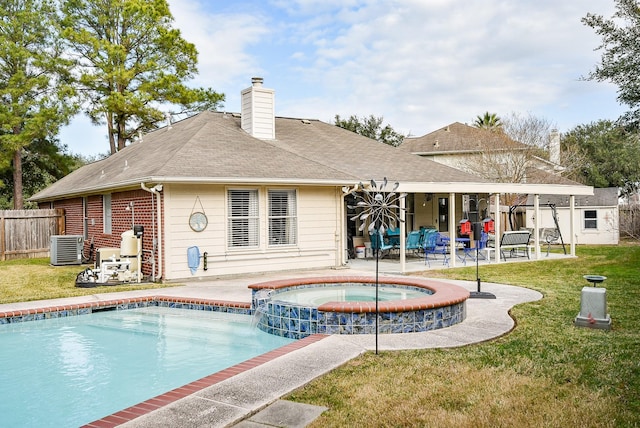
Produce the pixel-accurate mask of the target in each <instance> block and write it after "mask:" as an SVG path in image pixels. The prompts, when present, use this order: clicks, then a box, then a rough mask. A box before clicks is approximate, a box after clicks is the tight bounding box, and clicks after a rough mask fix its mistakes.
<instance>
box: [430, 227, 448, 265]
mask: <svg viewBox="0 0 640 428" xmlns="http://www.w3.org/2000/svg"><path fill="white" fill-rule="evenodd" d="M448 250H449V248H448V246H447V244H446V243H445V242H444V240H443V239H442V235H440V233H438V232H430V233H427V234H426V235H425V238H424V262H425V264H426V265H427V266H429V267H431V263H429V254H433V257H434V259H435V260H437V257H436V255H437V254H442V255H443V260H442V264H443V265H447V266H449V258H448V257H447V254H448V252H449V251H448Z"/></svg>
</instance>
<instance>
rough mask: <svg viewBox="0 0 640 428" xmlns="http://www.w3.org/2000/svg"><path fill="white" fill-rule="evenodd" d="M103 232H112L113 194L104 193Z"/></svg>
mask: <svg viewBox="0 0 640 428" xmlns="http://www.w3.org/2000/svg"><path fill="white" fill-rule="evenodd" d="M102 224H103V232H104V233H107V234H111V195H102Z"/></svg>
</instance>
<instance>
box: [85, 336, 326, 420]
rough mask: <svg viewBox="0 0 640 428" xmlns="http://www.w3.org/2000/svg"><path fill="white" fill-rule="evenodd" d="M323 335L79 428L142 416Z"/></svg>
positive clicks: (244, 363) (282, 348)
mask: <svg viewBox="0 0 640 428" xmlns="http://www.w3.org/2000/svg"><path fill="white" fill-rule="evenodd" d="M325 337H326V335H322V334H315V335H313V336H308V337H305V338H304V339H300V340H297V341H295V342H293V343H290V344H288V345H284V346H282V347H280V348H277V349H274V350H273V351H269V352H267V353H265V354H262V355H258V356H257V357H254V358H251V359H249V360H247V361H243V362H242V363H239V364H236V365H234V366H231V367H229V368H226V369H224V370H220V371H219V372H216V373H213V374H211V375H209V376H205V377H203V378H202V379H198V380H196V381H193V382H191V383H188V384H186V385H183V386H181V387H178V388H176V389H173V390H171V391H169V392H165V393H164V394H160V395H158V396H156V397H153V398H150V399H148V400H146V401H143V402H142V403H138V404H135V405H133V406H131V407H127V408H126V409H123V410H120V411H119V412H116V413H113V414H111V415H109V416H106V417H104V418H102V419H98V420H97V421H93V422H90V423H88V424H86V425H83V427H84V428H111V427H116V426H118V425H121V424H123V423H125V422H129V421H132V420H134V419H136V418H138V417H140V416H143V415H146V414H147V413H151V412H153V411H154V410H157V409H159V408H161V407H165V406H167V405H169V404H171V403H173V402H175V401H178V400H180V399H182V398H185V397H188V396H189V395H192V394H195V393H196V392H199V391H202V390H203V389H205V388H208V387H210V386H213V385H215V384H217V383H219V382H222V381H224V380H227V379H229V378H232V377H233V376H236V375H238V374H240V373H243V372H246V371H247V370H251V369H253V368H255V367H258V366H261V365H262V364H265V363H268V362H269V361H272V360H274V359H276V358H278V357H281V356H283V355H286V354H289V353H290V352H293V351H296V350H298V349H302V348H304V347H305V346H308V345H311V344H312V343H315V342H318V341H320V340H322V339H324V338H325Z"/></svg>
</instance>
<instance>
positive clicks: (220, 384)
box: [0, 263, 542, 427]
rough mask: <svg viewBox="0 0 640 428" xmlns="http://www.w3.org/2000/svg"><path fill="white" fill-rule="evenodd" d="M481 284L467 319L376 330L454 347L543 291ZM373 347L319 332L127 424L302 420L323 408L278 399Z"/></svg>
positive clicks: (224, 291)
mask: <svg viewBox="0 0 640 428" xmlns="http://www.w3.org/2000/svg"><path fill="white" fill-rule="evenodd" d="M421 267H422V269H421V270H424V265H423V264H421ZM381 272H382V273H381V276H395V275H391V274H389V273H385V272H384V271H383V270H381ZM365 274H369V275H373V274H375V273H374V272H372V270H371V269H370V267H368V266H365V265H364V264H361V265H356V263H354V264H353V265H352V266H351V269H348V270H345V269H339V270H334V269H329V270H322V271H304V272H286V273H277V274H264V275H260V276H251V277H243V278H223V279H216V280H210V279H206V280H205V279H200V280H198V279H195V280H194V281H191V282H189V283H187V284H186V285H184V286H177V287H173V288H162V289H153V290H136V291H129V292H122V293H104V294H94V295H90V296H84V297H75V298H68V299H56V300H55V301H51V300H49V301H39V302H22V303H15V304H4V305H0V312H3V311H5V312H7V311H11V310H25V309H32V308H38V307H44V306H52V305H56V306H62V305H69V304H79V303H87V302H95V301H102V300H113V299H122V298H132V297H144V296H155V295H163V296H176V297H187V298H202V299H215V300H225V301H237V302H250V300H251V290H250V289H249V288H248V285H250V284H253V283H256V282H262V281H266V280H275V279H283V278H291V277H309V276H327V275H340V276H344V275H365ZM438 281H440V282H446V283H452V284H456V285H459V286H462V287H464V288H466V289H468V290H469V291H475V290H476V287H477V285H476V283H475V282H474V281H452V280H442V279H438ZM482 291H485V292H490V293H493V294H494V295H495V296H496V299H469V300H467V317H466V319H465V321H464V322H462V323H460V324H456V325H454V326H452V327H448V328H444V329H439V330H432V331H428V332H422V333H405V334H381V335H378V348H379V350H380V351H392V350H403V349H426V348H452V347H459V346H465V345H470V344H473V343H479V342H483V341H486V340H490V339H493V338H496V337H499V336H502V335H504V334H506V333H508V332H509V331H510V330H511V329H512V328H513V327H514V325H515V323H514V320H513V319H512V318H511V317H510V316H509V310H510V309H511V308H512V307H513V306H515V305H517V304H520V303H525V302H531V301H535V300H538V299H540V298H542V295H541V294H540V293H538V292H537V291H534V290H530V289H527V288H522V287H514V286H509V285H502V284H493V283H482ZM374 349H375V335H334V336H326V337H319V338H316V339H314V340H311V341H308V343H306V344H305V345H304V346H302V347H300V348H298V349H295V350H293V351H291V352H287V353H285V354H283V355H278V356H277V357H274V358H272V359H269V360H268V361H264V362H260V364H258V365H256V366H254V367H251V368H249V369H245V370H243V371H240V372H239V373H237V374H235V373H233V375H230V376H228V377H226V378H224V379H222V380H220V381H217V382H216V383H215V384H213V385H211V386H208V387H205V388H203V389H201V390H198V391H195V392H193V393H192V394H189V395H187V396H185V397H184V398H180V399H178V400H175V401H173V402H170V403H169V404H167V405H164V406H162V407H160V408H157V409H155V410H152V411H148V412H147V413H145V414H141V415H140V416H138V417H136V418H135V419H132V420H130V421H128V422H125V423H124V424H122V426H125V427H156V426H164V427H201V426H207V427H213V426H234V424H236V425H237V426H240V427H260V426H263V427H266V426H274V425H275V426H288V427H294V426H300V427H303V426H305V425H306V424H308V423H309V422H310V421H311V420H313V419H314V418H315V417H317V415H318V414H319V412H321V411H322V409H318V408H317V407H315V406H301V405H299V404H298V403H289V402H283V401H282V400H280V398H281V397H282V396H284V395H286V394H288V393H290V392H292V391H294V390H295V389H297V388H299V387H301V386H303V385H305V384H307V383H308V382H310V381H312V380H313V379H315V378H317V377H319V376H321V375H323V374H325V373H327V372H329V371H331V370H332V369H334V368H337V367H339V366H340V365H342V364H344V363H346V362H347V361H349V360H351V359H353V358H355V357H357V356H358V355H360V354H362V353H364V352H367V351H371V350H374ZM260 411H262V412H260ZM258 412H260V413H258ZM270 418H271V419H270ZM273 418H276V419H277V420H274V419H273ZM278 421H279V422H278ZM91 426H96V427H98V426H103V427H104V426H115V425H114V424H95V425H91Z"/></svg>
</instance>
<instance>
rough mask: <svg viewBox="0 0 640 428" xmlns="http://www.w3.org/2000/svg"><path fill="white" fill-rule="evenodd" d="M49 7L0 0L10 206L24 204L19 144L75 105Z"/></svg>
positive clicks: (49, 129)
mask: <svg viewBox="0 0 640 428" xmlns="http://www.w3.org/2000/svg"><path fill="white" fill-rule="evenodd" d="M55 13H56V11H55V6H54V4H53V2H52V1H50V0H2V1H0V143H1V144H0V147H1V149H0V158H1V159H0V167H2V166H4V168H5V171H6V169H7V168H9V169H10V170H11V172H12V187H13V207H14V208H15V209H22V208H23V206H24V197H23V183H22V179H23V165H22V161H23V156H24V148H25V147H27V146H29V145H30V144H31V143H32V142H33V141H36V140H38V139H43V138H46V137H48V136H51V135H56V134H57V133H58V131H59V129H60V127H61V126H62V125H64V124H66V123H68V120H69V118H70V117H71V115H72V114H73V113H74V109H75V106H74V104H73V102H70V101H69V100H70V99H72V97H73V90H72V86H71V85H70V84H69V79H68V77H69V76H68V73H67V70H68V62H67V61H65V60H64V59H63V58H62V49H61V46H60V44H59V43H58V38H57V37H56V34H55V32H54V25H53V23H54V22H55V20H56V15H55ZM3 182H4V180H3Z"/></svg>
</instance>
